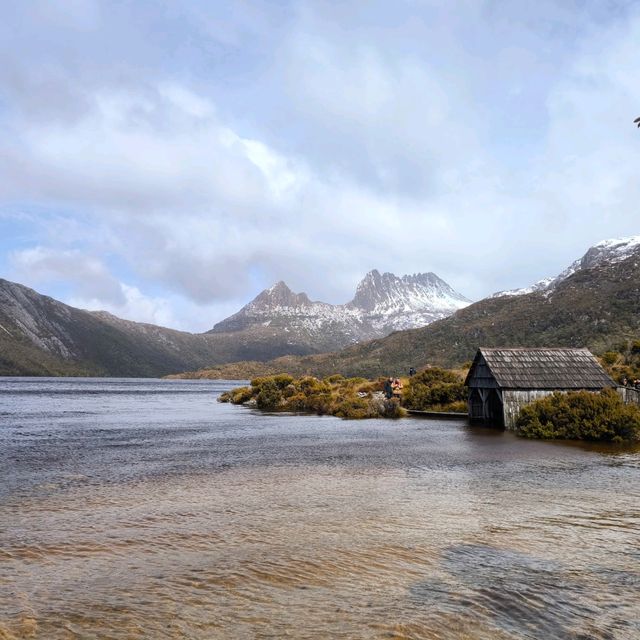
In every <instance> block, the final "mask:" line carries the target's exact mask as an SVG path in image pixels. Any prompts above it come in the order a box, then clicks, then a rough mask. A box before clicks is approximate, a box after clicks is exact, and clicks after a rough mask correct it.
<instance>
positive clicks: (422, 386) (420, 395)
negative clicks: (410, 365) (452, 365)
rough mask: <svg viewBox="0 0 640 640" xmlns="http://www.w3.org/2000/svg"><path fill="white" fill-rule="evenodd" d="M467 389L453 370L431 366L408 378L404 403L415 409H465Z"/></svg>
mask: <svg viewBox="0 0 640 640" xmlns="http://www.w3.org/2000/svg"><path fill="white" fill-rule="evenodd" d="M466 398H467V390H466V388H465V386H464V384H463V382H462V379H461V378H460V376H458V375H457V374H456V373H454V372H453V371H448V370H447V369H440V368H438V367H432V368H430V369H425V370H424V371H420V372H419V373H417V374H416V375H415V376H413V377H412V378H410V379H409V384H408V385H407V386H406V388H405V391H404V405H405V407H407V408H408V409H414V410H416V411H458V410H460V407H461V406H462V405H461V403H463V404H464V408H462V411H466Z"/></svg>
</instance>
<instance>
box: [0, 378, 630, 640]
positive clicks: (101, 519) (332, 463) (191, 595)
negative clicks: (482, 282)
mask: <svg viewBox="0 0 640 640" xmlns="http://www.w3.org/2000/svg"><path fill="white" fill-rule="evenodd" d="M230 384H231V383H221V382H211V381H158V380H151V381H150V380H73V379H62V380H61V379H57V380H47V379H33V380H26V379H0V640H7V639H13V638H41V639H46V640H49V639H51V640H57V639H59V638H64V639H72V638H112V639H127V640H129V639H135V638H194V639H209V638H247V639H249V638H274V639H275V638H286V637H290V638H433V639H435V638H438V639H441V638H442V639H449V638H451V639H454V638H455V639H458V638H468V639H491V640H494V639H497V640H501V639H507V638H508V639H515V638H542V639H552V640H553V639H556V638H557V639H562V640H564V639H567V638H580V639H583V640H586V639H591V638H595V639H598V638H603V639H620V638H624V639H633V638H640V501H639V498H640V452H638V451H637V450H635V451H634V450H619V449H607V448H597V447H586V446H582V447H580V446H567V445H563V444H557V443H541V442H529V441H523V440H518V439H516V438H514V437H513V436H511V435H510V434H505V433H501V432H497V431H491V430H482V429H478V428H470V427H468V426H467V425H466V424H465V423H464V422H455V421H454V422H438V421H431V420H420V419H404V420H401V421H397V422H392V421H382V420H380V421H361V422H346V421H341V420H338V419H335V418H329V417H322V418H321V417H315V416H283V415H261V414H258V413H255V412H252V411H251V410H250V409H247V408H244V407H233V406H229V405H221V404H217V403H216V401H215V399H216V396H217V394H218V393H219V392H220V391H221V390H222V389H226V388H228V387H229V386H230Z"/></svg>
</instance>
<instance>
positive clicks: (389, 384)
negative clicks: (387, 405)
mask: <svg viewBox="0 0 640 640" xmlns="http://www.w3.org/2000/svg"><path fill="white" fill-rule="evenodd" d="M384 397H385V398H386V399H387V400H391V398H392V397H393V378H387V379H386V380H385V381H384Z"/></svg>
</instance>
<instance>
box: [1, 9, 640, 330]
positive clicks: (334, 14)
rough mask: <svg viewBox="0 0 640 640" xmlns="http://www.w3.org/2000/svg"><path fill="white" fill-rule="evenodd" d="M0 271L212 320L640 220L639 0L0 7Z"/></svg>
mask: <svg viewBox="0 0 640 640" xmlns="http://www.w3.org/2000/svg"><path fill="white" fill-rule="evenodd" d="M0 8H1V18H2V19H1V20H0V234H1V235H0V277H5V278H8V279H10V280H15V281H18V282H21V283H24V284H27V285H29V286H32V287H34V288H36V289H37V290H38V291H41V292H43V293H47V294H49V295H52V296H54V297H58V298H60V299H62V300H64V301H65V302H68V303H70V304H74V305H76V306H81V307H86V308H92V309H98V308H99V309H107V310H109V311H111V312H113V313H116V314H117V315H120V316H123V317H126V318H131V319H134V320H142V321H149V322H156V323H160V324H165V325H169V326H174V327H177V328H183V329H188V330H206V329H208V328H210V327H211V326H212V325H213V324H214V323H215V322H216V321H218V320H220V319H221V318H223V317H225V316H227V315H229V314H230V313H232V312H234V311H235V310H237V309H238V308H239V307H240V306H241V305H242V304H244V303H245V302H247V301H248V300H249V299H251V298H252V297H253V296H254V295H256V294H257V293H258V292H259V291H260V290H261V289H263V288H265V287H267V286H270V285H271V284H272V283H273V282H275V281H277V280H285V281H286V282H287V283H288V284H289V285H290V286H291V287H292V288H293V289H294V290H296V291H303V290H304V291H306V292H307V293H308V294H309V295H310V297H311V298H313V299H320V300H325V301H328V302H334V303H335V302H346V301H347V300H349V299H350V297H351V296H352V295H353V291H354V290H355V286H356V283H357V282H358V280H359V279H360V278H361V277H362V276H363V275H364V274H365V273H366V272H367V271H369V270H370V269H373V268H377V269H379V270H387V271H393V272H394V273H396V274H404V273H415V272H423V271H435V272H436V273H437V274H438V275H440V276H441V277H443V278H444V279H445V280H447V281H448V282H449V283H450V284H451V285H452V286H454V287H455V288H456V289H458V290H459V291H460V292H461V293H463V294H465V295H467V296H468V297H471V298H474V299H479V298H481V297H483V296H485V295H488V294H491V293H492V292H494V291H497V290H501V289H507V288H512V287H518V286H525V285H528V284H531V283H532V282H534V281H536V280H538V279H540V278H542V277H544V276H548V275H554V274H556V273H558V272H559V271H561V270H562V269H563V268H564V267H566V266H567V265H568V264H569V263H570V262H571V261H573V260H574V259H575V258H576V257H578V256H579V255H581V254H582V253H584V251H585V250H586V249H587V248H588V247H589V246H590V245H592V244H594V243H595V242H597V241H599V240H602V239H605V238H610V237H619V236H627V235H636V234H638V233H640V212H639V210H638V203H639V202H640V180H638V170H639V168H640V132H639V131H637V130H636V129H635V128H634V127H633V125H632V120H633V118H634V117H636V116H638V115H640V82H638V70H639V69H640V3H638V2H614V1H610V2H605V1H600V2H595V1H593V2H589V1H588V0H587V1H585V0H581V1H576V2H571V1H567V0H564V1H562V2H553V1H550V0H541V1H540V2H537V3H531V2H524V1H522V2H520V1H513V2H494V1H486V2H482V1H480V0H477V1H474V2H472V1H467V0H462V1H460V2H435V1H429V0H427V1H417V0H411V1H406V2H393V3H390V2H350V3H329V2H291V3H290V2H233V3H226V6H225V4H224V3H217V2H189V3H176V2H161V1H157V2H145V1H144V0H137V1H136V2H126V1H120V2H113V1H109V2H101V1H98V0H58V1H56V2H50V1H44V0H43V1H41V2H39V1H37V0H34V1H30V2H24V3H13V2H1V1H0Z"/></svg>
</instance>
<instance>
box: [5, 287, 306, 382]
mask: <svg viewBox="0 0 640 640" xmlns="http://www.w3.org/2000/svg"><path fill="white" fill-rule="evenodd" d="M285 353H292V354H303V353H308V351H307V350H305V349H300V348H299V346H298V345H295V344H290V343H289V342H287V340H286V337H283V336H280V335H274V334H273V332H271V331H269V330H268V329H267V328H264V329H263V330H262V331H258V332H254V333H253V334H252V336H250V337H249V338H247V337H245V338H244V339H238V337H237V336H235V335H234V336H229V335H228V334H219V335H208V334H192V333H187V332H184V331H176V330H174V329H166V328H164V327H158V326H155V325H151V324H144V323H139V322H131V321H128V320H122V319H120V318H116V317H115V316H112V315H111V314H109V313H105V312H96V313H92V312H89V311H84V310H81V309H76V308H74V307H70V306H69V305H66V304H63V303H62V302H59V301H57V300H54V299H53V298H50V297H48V296H43V295H41V294H39V293H37V292H36V291H34V290H33V289H29V288H28V287H24V286H22V285H20V284H16V283H13V282H9V281H7V280H2V279H0V375H52V376H54V375H79V376H87V375H93V376H131V377H136V376H140V377H146V376H163V375H167V374H169V373H175V372H176V371H184V370H186V369H194V368H198V367H204V366H211V365H212V364H218V363H224V362H230V361H234V360H242V359H246V358H255V359H265V360H266V359H269V358H273V357H274V356H279V355H282V354H285Z"/></svg>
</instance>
